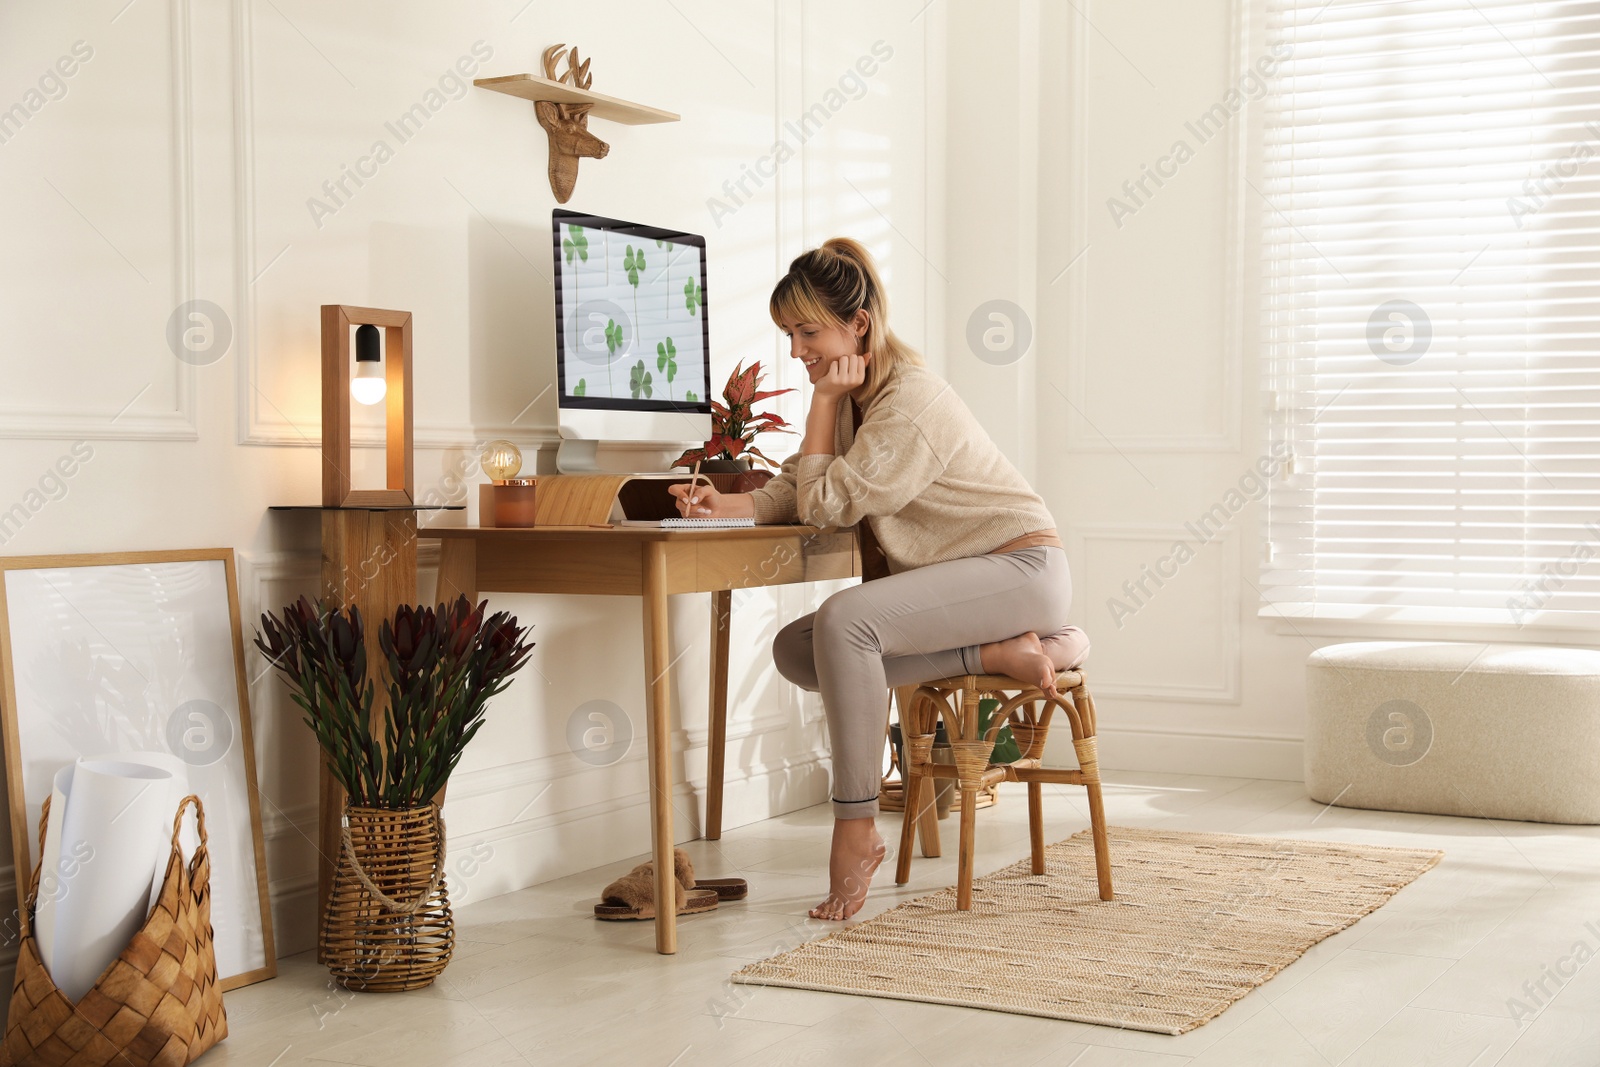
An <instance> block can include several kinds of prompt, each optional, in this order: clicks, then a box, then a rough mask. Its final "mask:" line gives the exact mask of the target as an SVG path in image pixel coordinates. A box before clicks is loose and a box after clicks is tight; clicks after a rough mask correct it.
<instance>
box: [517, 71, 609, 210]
mask: <svg viewBox="0 0 1600 1067" xmlns="http://www.w3.org/2000/svg"><path fill="white" fill-rule="evenodd" d="M563 55H565V56H566V59H567V70H566V73H565V74H561V75H559V76H558V75H557V74H556V64H557V63H558V62H559V61H560V60H561V57H562V56H563ZM589 62H590V61H589V60H587V59H585V60H583V62H582V63H580V62H579V61H578V48H577V46H576V45H574V46H573V47H572V48H571V49H570V50H568V48H567V46H566V45H564V44H558V45H552V46H551V47H549V48H546V49H545V50H544V76H545V77H546V78H548V79H550V80H551V81H553V82H562V83H564V84H567V85H571V86H573V87H574V88H577V89H587V88H589V83H590V82H591V81H592V80H593V79H592V78H590V76H589ZM533 106H534V110H535V111H536V112H537V113H538V115H539V125H541V126H543V127H544V128H545V131H546V132H547V133H549V135H550V190H551V192H553V193H555V194H556V201H557V202H558V203H562V204H565V203H566V202H567V201H568V200H569V199H570V198H571V197H572V188H573V186H575V185H576V184H577V183H578V160H579V159H581V158H583V157H584V156H588V157H589V158H591V159H604V158H605V155H606V153H607V152H609V151H611V146H610V145H608V144H606V143H605V142H604V141H602V140H600V138H598V137H596V136H595V135H594V134H592V133H590V132H589V109H590V108H592V107H594V105H593V104H560V103H556V102H554V101H550V100H540V101H537V102H535V104H534V105H533Z"/></svg>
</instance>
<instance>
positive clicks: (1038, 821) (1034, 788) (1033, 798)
mask: <svg viewBox="0 0 1600 1067" xmlns="http://www.w3.org/2000/svg"><path fill="white" fill-rule="evenodd" d="M1028 836H1029V838H1031V839H1032V845H1033V873H1034V874H1043V873H1044V787H1043V786H1042V785H1040V784H1039V783H1038V782H1029V783H1028Z"/></svg>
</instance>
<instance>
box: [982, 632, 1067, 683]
mask: <svg viewBox="0 0 1600 1067" xmlns="http://www.w3.org/2000/svg"><path fill="white" fill-rule="evenodd" d="M978 652H979V655H980V656H981V657H982V660H983V669H984V670H985V671H986V672H988V673H991V674H1004V675H1007V676H1009V677H1012V678H1015V679H1017V680H1018V681H1020V682H1032V683H1033V684H1034V685H1036V686H1038V687H1039V688H1040V689H1041V690H1043V691H1044V692H1045V693H1046V694H1047V695H1049V696H1058V695H1059V694H1058V693H1057V692H1056V665H1055V663H1054V662H1052V661H1051V659H1050V657H1049V656H1048V655H1046V654H1045V651H1044V645H1043V644H1041V643H1040V641H1039V635H1038V634H1036V633H1034V632H1033V631H1032V630H1029V631H1028V632H1027V633H1025V634H1018V635H1017V636H1015V637H1008V638H1006V639H1005V640H1004V641H995V642H992V643H990V644H987V645H982V646H980V647H979V649H978Z"/></svg>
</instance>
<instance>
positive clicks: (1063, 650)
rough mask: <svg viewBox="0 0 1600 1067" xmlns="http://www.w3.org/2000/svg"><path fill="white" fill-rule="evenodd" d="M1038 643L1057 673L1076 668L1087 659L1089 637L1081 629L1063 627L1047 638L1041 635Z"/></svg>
mask: <svg viewBox="0 0 1600 1067" xmlns="http://www.w3.org/2000/svg"><path fill="white" fill-rule="evenodd" d="M1039 643H1040V644H1041V645H1043V646H1044V654H1045V655H1047V656H1049V657H1050V662H1051V663H1054V664H1055V665H1056V670H1058V671H1064V670H1069V669H1071V668H1073V667H1076V666H1077V665H1078V664H1080V663H1082V662H1083V661H1084V660H1085V659H1087V658H1088V657H1089V635H1088V634H1086V633H1084V632H1083V630H1082V628H1081V627H1077V626H1067V627H1063V628H1062V629H1061V630H1059V631H1057V632H1056V633H1053V634H1051V635H1050V636H1048V637H1046V636H1044V635H1042V634H1041V635H1040V637H1039Z"/></svg>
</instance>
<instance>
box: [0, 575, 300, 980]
mask: <svg viewBox="0 0 1600 1067" xmlns="http://www.w3.org/2000/svg"><path fill="white" fill-rule="evenodd" d="M0 729H3V738H4V744H5V765H6V790H7V798H8V801H9V806H10V814H11V844H12V852H13V855H14V857H15V864H16V877H17V906H18V909H19V911H20V909H22V908H25V907H26V897H27V891H28V884H29V882H30V880H31V879H30V876H31V874H32V872H33V868H34V863H35V862H36V858H35V857H34V856H33V855H32V853H33V850H34V849H33V842H34V839H35V838H36V836H37V833H38V830H37V827H38V824H39V811H40V807H41V805H42V803H43V801H44V799H45V797H46V796H48V795H49V794H50V789H51V783H52V779H53V777H54V775H55V772H56V771H57V770H58V769H59V768H60V767H62V766H64V765H66V764H67V763H71V762H72V761H73V760H75V759H77V758H78V757H80V756H81V757H87V758H95V757H101V756H105V755H108V754H126V755H132V754H135V753H139V752H158V753H163V754H168V753H170V754H171V755H175V756H177V757H178V758H179V759H180V760H181V761H182V764H183V766H184V769H185V771H186V773H187V776H188V782H187V791H188V792H192V793H195V794H196V795H198V796H199V797H200V800H201V803H202V804H204V806H205V815H206V827H207V831H208V837H209V848H208V851H209V852H210V855H211V925H212V929H213V931H214V933H215V948H216V955H217V974H218V979H219V984H220V985H221V987H222V989H223V990H224V991H227V990H229V989H236V988H238V987H240V986H244V985H249V984H251V983H253V982H259V981H262V980H263V979H267V978H272V977H274V976H276V974H277V953H276V951H275V948H274V945H273V935H272V912H271V908H270V905H269V901H268V896H267V870H266V850H265V847H264V845H263V839H262V833H261V809H260V794H259V791H258V788H257V785H256V761H255V741H254V736H253V732H252V729H251V722H250V703H249V688H248V684H247V682H246V678H245V658H244V640H243V635H242V632H241V630H240V624H239V594H238V580H237V575H236V571H235V562H234V553H233V550H232V549H231V548H216V549H183V550H177V551H167V552H123V553H103V554H93V555H71V556H19V557H11V558H3V557H0ZM190 822H191V823H192V820H190ZM186 839H187V840H188V841H189V842H190V843H191V844H192V843H193V842H194V841H195V840H196V837H195V834H194V831H193V829H192V826H191V827H190V828H189V829H188V830H187V831H186Z"/></svg>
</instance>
